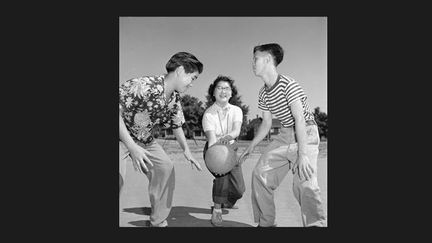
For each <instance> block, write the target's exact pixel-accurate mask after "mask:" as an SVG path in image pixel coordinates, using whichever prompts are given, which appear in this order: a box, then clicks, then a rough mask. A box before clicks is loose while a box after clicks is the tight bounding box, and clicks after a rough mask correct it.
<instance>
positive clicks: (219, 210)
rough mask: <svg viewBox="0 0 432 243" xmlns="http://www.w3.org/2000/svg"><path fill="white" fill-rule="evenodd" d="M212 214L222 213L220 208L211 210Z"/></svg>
mask: <svg viewBox="0 0 432 243" xmlns="http://www.w3.org/2000/svg"><path fill="white" fill-rule="evenodd" d="M213 211H214V212H217V213H222V208H213Z"/></svg>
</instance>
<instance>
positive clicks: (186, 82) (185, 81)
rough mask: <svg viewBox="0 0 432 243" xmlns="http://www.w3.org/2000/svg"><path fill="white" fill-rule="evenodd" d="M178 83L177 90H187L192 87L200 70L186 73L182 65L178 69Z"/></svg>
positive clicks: (181, 91)
mask: <svg viewBox="0 0 432 243" xmlns="http://www.w3.org/2000/svg"><path fill="white" fill-rule="evenodd" d="M178 71H179V72H178V83H177V84H178V85H177V88H176V90H177V91H178V92H180V93H183V92H185V91H186V90H187V89H188V88H190V87H192V85H193V82H194V81H195V80H196V79H197V78H198V75H199V73H198V71H195V72H193V73H186V72H185V71H184V68H183V67H182V66H180V67H179V70H178Z"/></svg>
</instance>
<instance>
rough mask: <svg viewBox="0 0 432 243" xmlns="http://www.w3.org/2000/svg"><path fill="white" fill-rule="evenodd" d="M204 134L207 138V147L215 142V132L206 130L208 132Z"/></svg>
mask: <svg viewBox="0 0 432 243" xmlns="http://www.w3.org/2000/svg"><path fill="white" fill-rule="evenodd" d="M204 133H205V135H206V137H207V142H208V146H209V147H210V146H212V145H213V144H215V143H216V142H217V138H216V134H215V131H213V130H208V131H205V132H204Z"/></svg>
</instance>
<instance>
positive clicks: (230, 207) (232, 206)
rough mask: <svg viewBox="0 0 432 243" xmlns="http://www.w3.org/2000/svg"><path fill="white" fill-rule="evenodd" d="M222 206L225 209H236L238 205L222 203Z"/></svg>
mask: <svg viewBox="0 0 432 243" xmlns="http://www.w3.org/2000/svg"><path fill="white" fill-rule="evenodd" d="M222 208H226V209H238V208H239V207H238V206H237V205H232V204H228V203H222Z"/></svg>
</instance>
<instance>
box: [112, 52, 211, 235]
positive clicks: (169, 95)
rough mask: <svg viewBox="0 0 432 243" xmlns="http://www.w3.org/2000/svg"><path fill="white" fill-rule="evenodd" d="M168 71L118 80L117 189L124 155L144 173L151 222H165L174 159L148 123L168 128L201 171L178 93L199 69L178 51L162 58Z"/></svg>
mask: <svg viewBox="0 0 432 243" xmlns="http://www.w3.org/2000/svg"><path fill="white" fill-rule="evenodd" d="M166 70H167V74H164V75H160V76H144V77H140V78H134V79H130V80H127V81H126V82H124V83H123V84H122V85H121V86H120V100H119V105H120V107H119V108H120V114H119V115H120V116H119V119H120V127H119V130H120V141H119V146H120V151H119V152H120V153H119V155H120V158H119V165H120V191H121V188H122V186H123V178H125V173H126V161H127V160H128V159H131V160H132V164H133V166H134V168H135V170H137V171H139V172H141V173H144V174H145V175H146V176H147V178H148V179H149V187H148V189H149V196H150V203H151V207H152V213H151V215H150V223H151V226H157V227H165V226H167V221H166V218H167V217H168V215H169V213H170V210H171V204H172V199H173V192H174V187H175V185H174V182H175V176H174V165H173V162H172V161H171V160H170V158H169V157H168V155H167V154H166V153H165V151H164V150H163V148H162V147H161V146H160V145H159V144H158V143H157V142H156V141H155V140H154V137H153V136H152V129H153V127H154V126H155V125H157V124H160V125H162V126H164V127H166V128H171V129H173V131H174V135H175V136H176V138H177V141H178V142H179V144H180V146H181V147H182V149H183V151H184V156H185V157H186V159H187V160H188V161H190V162H191V163H192V168H193V166H195V167H196V168H197V169H198V170H200V171H201V165H200V164H199V162H198V161H197V160H196V159H195V158H193V157H192V154H191V152H190V150H189V147H188V145H187V142H186V138H185V136H184V133H183V129H182V124H183V123H184V122H185V120H184V116H183V110H182V106H181V103H180V94H179V93H182V92H185V91H186V90H187V89H188V88H189V87H191V86H192V82H193V81H194V80H196V79H197V77H198V75H199V74H200V73H201V72H202V70H203V65H202V63H201V62H200V61H199V60H198V59H197V58H196V57H195V56H193V55H192V54H190V53H187V52H179V53H177V54H175V55H174V56H172V57H171V59H170V60H169V61H168V63H167V64H166Z"/></svg>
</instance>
